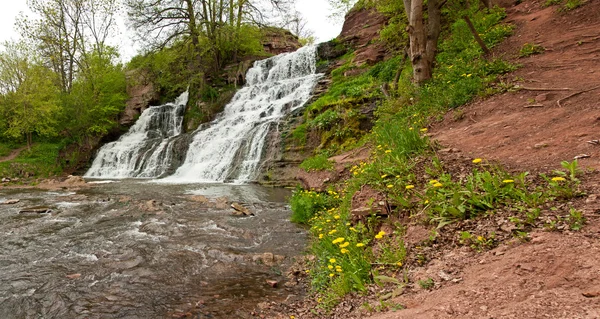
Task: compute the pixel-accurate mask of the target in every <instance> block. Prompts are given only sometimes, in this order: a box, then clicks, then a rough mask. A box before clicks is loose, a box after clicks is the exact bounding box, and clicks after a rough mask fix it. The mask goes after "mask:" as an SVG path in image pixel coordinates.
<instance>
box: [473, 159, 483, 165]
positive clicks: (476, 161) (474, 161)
mask: <svg viewBox="0 0 600 319" xmlns="http://www.w3.org/2000/svg"><path fill="white" fill-rule="evenodd" d="M481 161H483V160H482V159H481V158H476V159H474V160H473V164H479V163H481Z"/></svg>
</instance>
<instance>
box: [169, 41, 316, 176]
mask: <svg viewBox="0 0 600 319" xmlns="http://www.w3.org/2000/svg"><path fill="white" fill-rule="evenodd" d="M315 72H316V47H314V46H311V47H304V48H301V49H300V50H298V51H296V52H293V53H284V54H280V55H278V56H275V57H272V58H269V59H266V60H262V61H257V62H255V63H254V66H253V67H252V68H251V69H250V70H249V71H248V73H247V75H246V79H247V85H246V86H245V87H243V88H242V89H240V90H239V91H238V92H237V93H236V95H235V96H234V97H233V99H232V101H231V102H230V103H229V104H228V105H227V106H226V107H225V110H224V111H223V113H222V114H221V115H220V116H219V117H218V118H217V119H216V120H215V121H213V122H212V123H210V124H208V125H205V126H203V127H201V128H199V130H198V131H197V132H196V133H195V135H194V138H193V141H192V143H191V144H190V147H189V150H188V153H187V155H186V158H185V161H184V163H183V165H182V166H181V167H179V168H178V169H177V171H176V172H175V174H173V175H172V176H169V177H167V178H165V179H163V180H161V181H162V182H167V183H194V182H224V181H235V182H244V181H250V180H252V179H254V178H255V177H256V175H257V171H258V169H259V168H260V167H259V164H260V160H261V157H262V154H263V149H264V146H265V140H266V136H267V134H268V133H269V130H270V129H272V128H273V127H275V126H276V125H277V123H278V121H279V120H280V119H281V118H283V117H284V116H285V115H287V114H289V113H290V112H292V111H294V110H296V109H298V108H300V107H302V106H304V104H305V103H306V102H307V101H308V99H309V98H310V96H311V93H312V91H313V89H314V87H315V85H316V83H317V81H318V80H319V79H320V78H321V77H322V75H321V74H315Z"/></svg>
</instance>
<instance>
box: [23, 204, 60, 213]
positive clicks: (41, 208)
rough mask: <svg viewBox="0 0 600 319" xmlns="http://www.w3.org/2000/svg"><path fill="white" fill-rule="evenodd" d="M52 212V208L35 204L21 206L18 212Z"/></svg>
mask: <svg viewBox="0 0 600 319" xmlns="http://www.w3.org/2000/svg"><path fill="white" fill-rule="evenodd" d="M50 213H52V209H51V208H49V207H45V206H36V207H29V208H23V209H21V210H20V211H19V214H50Z"/></svg>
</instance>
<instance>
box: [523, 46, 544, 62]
mask: <svg viewBox="0 0 600 319" xmlns="http://www.w3.org/2000/svg"><path fill="white" fill-rule="evenodd" d="M545 50H546V49H544V47H543V46H541V45H539V44H534V43H525V44H523V46H522V47H521V50H519V56H520V57H522V58H524V57H528V56H530V55H534V54H540V53H542V52H544V51H545Z"/></svg>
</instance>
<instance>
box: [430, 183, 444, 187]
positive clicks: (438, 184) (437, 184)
mask: <svg viewBox="0 0 600 319" xmlns="http://www.w3.org/2000/svg"><path fill="white" fill-rule="evenodd" d="M442 186H444V185H443V184H442V183H440V182H437V183H435V184H433V187H442Z"/></svg>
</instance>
